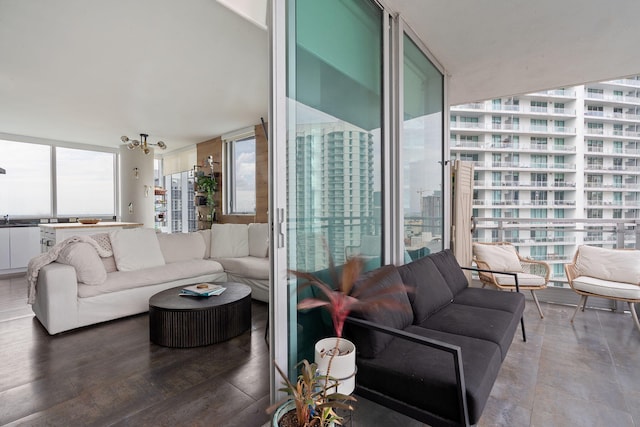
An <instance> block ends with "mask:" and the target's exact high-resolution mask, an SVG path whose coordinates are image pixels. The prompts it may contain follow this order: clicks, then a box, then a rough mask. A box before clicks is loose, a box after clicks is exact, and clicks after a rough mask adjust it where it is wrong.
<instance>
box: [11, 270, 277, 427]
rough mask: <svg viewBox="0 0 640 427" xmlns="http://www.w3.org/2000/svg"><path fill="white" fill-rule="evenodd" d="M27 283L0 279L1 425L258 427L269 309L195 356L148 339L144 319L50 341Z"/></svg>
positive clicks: (259, 306) (255, 310) (255, 307)
mask: <svg viewBox="0 0 640 427" xmlns="http://www.w3.org/2000/svg"><path fill="white" fill-rule="evenodd" d="M24 277H25V276H24V275H23V276H19V277H14V278H10V279H7V278H0V354H1V356H0V425H10V426H13V425H29V426H44V425H47V426H110V425H131V426H147V425H153V426H163V425H166V426H262V425H263V424H264V423H265V422H267V421H268V420H269V417H268V415H267V414H266V413H265V408H266V407H267V406H268V405H269V381H268V380H269V375H268V366H269V353H268V347H267V344H266V343H265V341H264V333H265V326H266V321H267V316H268V307H267V304H264V303H260V302H253V303H252V325H251V330H250V331H249V332H246V333H244V334H242V335H240V336H238V337H236V338H233V339H231V340H229V341H226V342H223V343H219V344H215V345H210V346H206V347H198V348H192V349H174V348H165V347H161V346H158V345H155V344H152V343H150V341H149V329H148V326H149V325H148V316H147V314H142V315H138V316H133V317H128V318H125V319H120V320H116V321H112V322H107V323H103V324H100V325H94V326H90V327H86V328H81V329H78V330H75V331H70V332H66V333H62V334H58V335H55V336H49V335H48V334H47V332H46V331H45V329H44V328H43V327H42V326H41V325H40V323H39V322H38V320H36V319H35V318H34V317H33V313H32V312H31V309H30V307H29V306H28V305H27V304H26V279H25V278H24Z"/></svg>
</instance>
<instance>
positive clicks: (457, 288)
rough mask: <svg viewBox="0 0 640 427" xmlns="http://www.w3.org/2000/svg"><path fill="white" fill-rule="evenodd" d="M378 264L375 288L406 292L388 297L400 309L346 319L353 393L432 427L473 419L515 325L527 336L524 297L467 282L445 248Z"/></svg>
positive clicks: (511, 337)
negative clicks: (400, 287)
mask: <svg viewBox="0 0 640 427" xmlns="http://www.w3.org/2000/svg"><path fill="white" fill-rule="evenodd" d="M380 268H382V269H386V270H388V274H386V275H385V279H383V280H381V281H380V282H378V284H377V285H376V290H379V289H381V288H384V287H387V286H392V285H394V284H397V283H399V282H402V283H404V284H405V286H406V288H407V289H408V291H409V292H407V293H394V294H393V298H395V299H396V300H397V301H398V302H399V303H400V304H401V305H404V306H405V307H406V310H398V309H380V310H379V311H372V312H367V313H364V314H354V315H352V316H351V317H350V318H349V319H348V328H347V330H346V336H347V337H348V338H349V339H351V340H353V341H354V342H355V344H356V347H357V349H358V358H357V366H358V372H357V376H356V384H357V389H356V394H357V395H360V396H362V397H364V398H367V399H369V400H372V401H374V402H377V403H379V404H382V405H384V406H386V407H389V408H391V409H393V410H396V411H398V412H401V413H404V414H406V415H408V416H410V417H412V418H414V419H416V420H419V421H422V422H426V423H428V424H430V425H433V426H439V425H447V426H448V425H473V424H476V423H477V422H478V420H479V419H480V415H481V414H482V411H483V409H484V406H485V404H486V402H487V399H488V398H489V394H490V392H491V388H492V387H493V384H494V382H495V379H496V377H497V375H498V371H499V370H500V366H501V364H502V361H503V360H504V358H505V356H506V354H507V351H508V350H509V346H510V345H511V342H512V340H513V337H514V334H515V332H516V330H517V328H518V323H521V325H522V337H523V340H526V336H525V331H524V322H523V320H522V314H523V311H524V306H525V299H524V296H523V295H522V294H520V293H519V292H504V291H497V290H490V289H481V288H471V287H469V286H468V282H467V278H466V277H465V275H464V272H463V269H462V268H461V267H460V265H459V264H458V262H457V261H456V259H455V257H454V256H453V254H452V252H451V251H449V250H445V251H443V252H438V253H435V254H432V255H429V256H427V257H424V258H421V259H419V260H417V261H414V262H411V263H409V264H406V265H403V266H400V267H395V266H393V265H387V266H383V267H380ZM368 274H375V270H374V271H372V272H369V273H368ZM516 281H517V277H516ZM356 288H357V284H356ZM373 291H375V290H372V292H373Z"/></svg>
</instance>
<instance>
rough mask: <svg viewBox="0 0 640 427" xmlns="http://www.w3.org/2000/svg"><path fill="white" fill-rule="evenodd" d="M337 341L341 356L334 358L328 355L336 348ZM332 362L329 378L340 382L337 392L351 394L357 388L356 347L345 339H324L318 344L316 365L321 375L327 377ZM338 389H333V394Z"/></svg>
mask: <svg viewBox="0 0 640 427" xmlns="http://www.w3.org/2000/svg"><path fill="white" fill-rule="evenodd" d="M336 340H340V341H339V343H338V349H339V350H340V354H339V355H336V356H334V357H333V360H331V355H330V354H329V353H327V352H328V351H330V350H332V349H334V348H335V347H336ZM329 361H331V368H330V372H329V374H328V375H329V376H330V377H333V378H336V379H337V380H338V387H337V392H338V393H342V394H347V395H348V394H351V393H352V392H353V390H354V389H355V387H356V375H355V373H356V346H355V345H354V344H353V343H352V342H351V341H349V340H346V339H344V338H337V337H331V338H324V339H321V340H320V341H318V342H317V343H316V347H315V363H316V364H317V365H318V372H319V373H320V375H327V368H328V366H329ZM335 391H336V389H335V388H332V389H331V392H335Z"/></svg>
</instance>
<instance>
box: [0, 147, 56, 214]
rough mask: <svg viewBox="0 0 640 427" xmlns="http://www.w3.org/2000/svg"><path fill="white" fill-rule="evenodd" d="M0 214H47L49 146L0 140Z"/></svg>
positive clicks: (49, 182) (49, 207)
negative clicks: (0, 170)
mask: <svg viewBox="0 0 640 427" xmlns="http://www.w3.org/2000/svg"><path fill="white" fill-rule="evenodd" d="M0 167H2V168H3V169H5V170H6V174H3V175H0V215H2V216H4V215H7V214H8V215H9V216H10V217H18V216H20V217H49V216H52V212H51V147H49V146H48V145H38V144H25V143H23V142H14V141H4V140H0Z"/></svg>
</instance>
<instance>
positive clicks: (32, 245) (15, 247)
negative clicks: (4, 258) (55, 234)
mask: <svg viewBox="0 0 640 427" xmlns="http://www.w3.org/2000/svg"><path fill="white" fill-rule="evenodd" d="M9 230H10V238H11V268H27V264H29V260H30V259H31V258H33V257H35V256H36V255H39V254H40V229H39V228H38V227H19V228H10V229H9Z"/></svg>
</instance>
